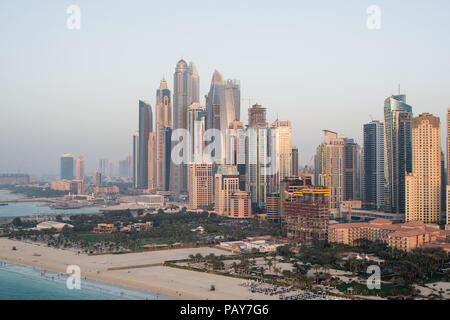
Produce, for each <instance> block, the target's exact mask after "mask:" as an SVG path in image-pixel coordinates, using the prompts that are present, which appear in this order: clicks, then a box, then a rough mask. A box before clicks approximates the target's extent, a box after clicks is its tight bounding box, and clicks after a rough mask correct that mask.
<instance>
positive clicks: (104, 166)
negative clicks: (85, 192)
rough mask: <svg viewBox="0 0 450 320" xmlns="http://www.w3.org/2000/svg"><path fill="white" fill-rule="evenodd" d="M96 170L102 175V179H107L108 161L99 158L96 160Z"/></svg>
mask: <svg viewBox="0 0 450 320" xmlns="http://www.w3.org/2000/svg"><path fill="white" fill-rule="evenodd" d="M98 168H99V170H100V172H101V173H102V176H103V177H107V176H108V175H109V160H108V159H106V158H101V159H99V160H98Z"/></svg>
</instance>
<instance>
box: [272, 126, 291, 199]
mask: <svg viewBox="0 0 450 320" xmlns="http://www.w3.org/2000/svg"><path fill="white" fill-rule="evenodd" d="M270 135H271V139H270V151H269V153H270V154H271V156H272V159H274V163H273V166H274V170H273V172H272V173H273V175H271V178H270V180H271V190H270V191H269V193H278V192H280V181H281V180H283V179H284V178H286V177H290V176H292V127H291V122H290V121H281V120H276V121H274V122H273V123H272V124H271V125H270Z"/></svg>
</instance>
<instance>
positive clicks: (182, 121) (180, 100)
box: [172, 60, 200, 194]
mask: <svg viewBox="0 0 450 320" xmlns="http://www.w3.org/2000/svg"><path fill="white" fill-rule="evenodd" d="M199 81H200V80H199V77H198V72H197V68H196V66H195V65H194V63H192V62H191V64H190V66H188V64H187V63H186V61H184V60H180V61H178V63H177V66H176V69H175V74H174V86H173V90H174V92H173V129H174V130H176V129H187V108H188V106H190V105H191V104H192V103H194V102H200V101H199V96H200V93H199ZM174 143H177V142H174ZM172 169H173V170H172V191H173V192H175V193H177V194H179V193H181V192H187V190H188V185H187V164H173V166H172Z"/></svg>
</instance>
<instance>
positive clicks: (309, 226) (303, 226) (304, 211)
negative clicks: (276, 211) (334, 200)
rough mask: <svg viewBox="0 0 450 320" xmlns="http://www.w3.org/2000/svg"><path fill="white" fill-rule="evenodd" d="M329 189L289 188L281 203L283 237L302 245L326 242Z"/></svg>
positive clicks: (311, 187) (310, 187)
mask: <svg viewBox="0 0 450 320" xmlns="http://www.w3.org/2000/svg"><path fill="white" fill-rule="evenodd" d="M329 195H330V191H329V189H326V188H323V187H313V186H289V187H288V188H287V190H286V191H285V196H284V197H283V198H284V199H283V202H282V203H281V205H282V208H283V210H282V211H283V215H284V217H283V219H282V225H281V230H282V232H283V236H285V237H287V238H288V239H291V240H295V241H299V242H302V243H312V242H315V241H326V240H327V231H328V222H329V219H330V218H329V217H330V209H329V201H330V200H329Z"/></svg>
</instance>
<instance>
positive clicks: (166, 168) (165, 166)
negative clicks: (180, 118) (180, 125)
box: [160, 127, 172, 191]
mask: <svg viewBox="0 0 450 320" xmlns="http://www.w3.org/2000/svg"><path fill="white" fill-rule="evenodd" d="M160 138H161V141H160V143H161V144H163V145H164V148H163V150H164V153H163V157H162V161H161V166H162V168H161V171H162V172H163V173H164V175H163V180H162V183H163V184H162V189H161V190H163V191H168V190H169V189H170V177H171V168H172V161H171V152H172V148H171V145H172V141H171V139H172V128H171V127H163V128H162V129H161V136H160Z"/></svg>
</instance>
